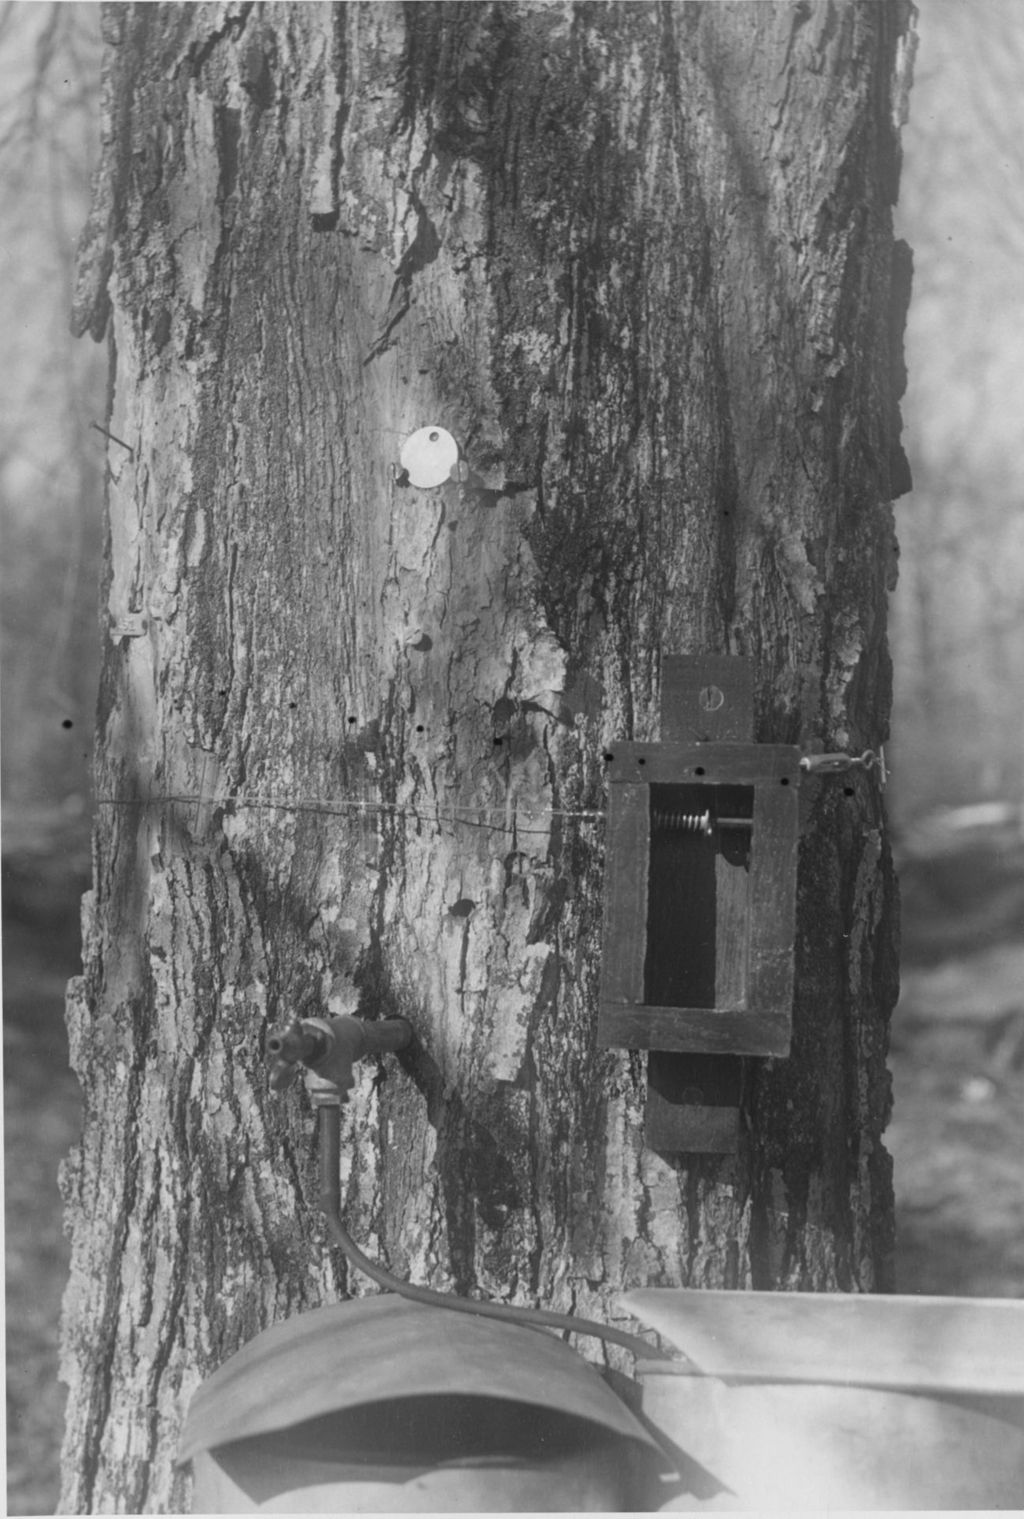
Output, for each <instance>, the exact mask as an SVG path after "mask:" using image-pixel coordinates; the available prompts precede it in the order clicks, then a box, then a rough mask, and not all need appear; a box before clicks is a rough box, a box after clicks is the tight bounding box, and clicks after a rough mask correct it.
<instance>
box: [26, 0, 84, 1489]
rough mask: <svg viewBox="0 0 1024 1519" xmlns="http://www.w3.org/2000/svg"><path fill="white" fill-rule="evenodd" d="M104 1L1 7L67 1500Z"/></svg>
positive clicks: (30, 1051)
mask: <svg viewBox="0 0 1024 1519" xmlns="http://www.w3.org/2000/svg"><path fill="white" fill-rule="evenodd" d="M99 50H100V38H99V16H98V8H97V7H95V6H91V5H89V6H77V5H25V4H18V5H14V4H8V5H4V6H2V7H0V217H2V224H3V236H2V238H0V329H2V332H3V362H2V364H0V553H2V596H0V618H2V625H0V658H2V680H0V694H2V699H3V744H2V750H3V808H4V816H3V911H4V922H3V970H4V975H3V992H4V1158H5V1176H6V1184H5V1267H6V1273H5V1274H6V1307H7V1319H6V1324H7V1334H6V1352H7V1383H6V1391H7V1440H6V1463H5V1464H6V1477H7V1504H8V1510H9V1511H10V1512H12V1513H52V1512H53V1508H54V1505H55V1503H56V1501H57V1494H58V1489H59V1479H58V1473H57V1454H58V1449H59V1444H60V1430H61V1425H62V1422H63V1405H64V1398H63V1394H62V1389H61V1388H60V1385H59V1383H58V1380H57V1321H58V1317H59V1312H60V1298H61V1293H62V1292H63V1290H64V1287H65V1284H66V1280H67V1265H68V1246H67V1242H66V1240H65V1239H64V1236H63V1232H62V1228H61V1203H60V1196H59V1193H58V1190H57V1167H58V1163H59V1160H60V1158H62V1157H63V1155H65V1154H66V1152H67V1150H68V1147H69V1146H70V1144H71V1143H72V1142H73V1140H74V1138H75V1137H76V1135H77V1133H78V1114H79V1111H80V1095H79V1090H78V1084H77V1082H76V1081H75V1079H74V1077H73V1076H72V1074H71V1072H70V1071H69V1069H68V1066H67V1040H66V1035H65V1032H64V1027H63V1021H62V1013H63V994H64V984H65V983H66V981H67V978H68V976H69V975H71V974H73V973H74V971H75V970H76V969H77V968H78V965H79V944H80V935H79V899H80V896H81V892H82V890H83V886H84V884H85V883H86V882H87V880H88V876H89V864H90V860H89V847H90V838H89V834H90V810H89V790H90V778H89V760H90V751H91V745H92V731H93V714H94V711H95V706H96V684H97V674H98V670H99V662H100V640H99V638H98V636H97V611H98V588H99V567H100V559H101V540H102V501H103V492H102V479H101V475H102V469H103V463H104V451H103V447H102V444H103V439H102V438H101V437H100V435H99V434H98V433H96V432H94V431H92V430H91V429H90V428H89V422H90V420H92V419H95V420H97V421H98V422H100V423H101V424H102V421H103V416H104V411H105V402H104V395H105V374H106V367H107V366H106V352H105V349H104V348H102V347H97V346H96V345H95V344H92V343H89V344H83V343H76V342H74V340H73V339H72V337H71V334H70V331H69V325H68V304H69V301H70V299H71V291H72V284H73V267H72V265H73V253H74V245H75V241H76V238H77V235H78V231H79V230H80V227H81V223H82V219H83V217H84V216H85V215H86V212H87V208H88V204H89V180H90V174H91V170H92V168H93V167H94V165H95V161H96V157H97V149H98V145H99V141H98V140H99V131H98V126H99V119H98V118H99V82H100V81H99Z"/></svg>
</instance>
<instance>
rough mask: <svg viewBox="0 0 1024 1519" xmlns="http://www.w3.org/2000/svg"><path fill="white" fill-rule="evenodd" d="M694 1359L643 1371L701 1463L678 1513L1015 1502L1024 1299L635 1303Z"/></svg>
mask: <svg viewBox="0 0 1024 1519" xmlns="http://www.w3.org/2000/svg"><path fill="white" fill-rule="evenodd" d="M622 1303H623V1306H624V1307H625V1308H626V1309H627V1310H628V1311H629V1312H630V1313H632V1314H634V1315H635V1316H636V1317H637V1318H638V1319H639V1320H640V1321H641V1323H643V1324H646V1325H647V1326H648V1327H649V1328H652V1329H655V1330H657V1331H658V1333H659V1334H661V1335H663V1336H664V1337H665V1338H666V1339H668V1340H670V1341H671V1342H672V1344H673V1345H674V1346H676V1347H677V1348H678V1349H679V1350H681V1351H683V1352H684V1354H685V1355H686V1356H687V1357H689V1359H690V1361H691V1363H692V1364H691V1365H690V1366H689V1367H688V1368H685V1367H669V1368H667V1369H666V1366H665V1365H664V1364H663V1363H645V1364H644V1365H642V1366H638V1368H637V1370H638V1372H639V1373H640V1374H641V1379H642V1381H643V1384H644V1401H643V1410H644V1413H645V1415H646V1416H647V1417H648V1418H649V1419H650V1420H651V1422H652V1424H653V1425H654V1426H655V1428H656V1429H658V1430H659V1431H660V1432H661V1433H662V1434H663V1435H664V1436H667V1437H668V1438H669V1439H670V1440H671V1441H672V1442H673V1443H674V1444H675V1445H677V1446H679V1447H681V1448H682V1450H683V1451H685V1453H686V1455H687V1456H688V1457H689V1458H690V1459H691V1461H692V1462H694V1463H696V1467H695V1470H694V1472H692V1473H691V1475H690V1480H689V1484H688V1485H689V1487H690V1492H689V1493H688V1494H684V1495H682V1496H677V1497H676V1498H674V1499H673V1500H672V1501H671V1502H670V1503H669V1504H667V1505H665V1506H666V1507H668V1508H673V1509H688V1510H693V1509H787V1510H788V1509H799V1508H810V1507H813V1508H822V1509H868V1510H877V1509H915V1508H926V1509H944V1508H946V1509H948V1508H958V1509H978V1508H981V1509H998V1508H1010V1509H1018V1508H1021V1507H1024V1302H1016V1301H1012V1300H1009V1299H1006V1300H1002V1299H982V1300H978V1299H974V1300H972V1299H970V1298H934V1297H933V1298H918V1297H895V1296H894V1297H876V1296H867V1295H861V1294H845V1293H820V1294H819V1293H802V1292H800V1293H776V1292H710V1291H709V1292H695V1291H677V1290H671V1289H663V1290H657V1289H655V1290H650V1291H640V1292H632V1293H629V1294H628V1295H627V1296H625V1297H624V1298H623V1299H622Z"/></svg>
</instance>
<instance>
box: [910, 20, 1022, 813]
mask: <svg viewBox="0 0 1024 1519" xmlns="http://www.w3.org/2000/svg"><path fill="white" fill-rule="evenodd" d="M921 36H922V44H921V57H920V62H919V68H918V83H917V91H916V94H915V109H914V114H913V117H912V119H911V123H910V126H909V128H908V131H907V137H906V150H907V153H908V163H909V164H910V165H911V167H912V170H913V172H912V173H909V174H908V175H907V187H906V193H905V196H904V199H903V203H902V204H901V208H900V221H901V224H902V226H903V227H904V228H905V229H906V232H907V236H908V238H909V240H910V242H911V244H912V245H913V247H914V250H915V270H914V303H913V306H912V308H911V315H910V323H909V328H908V347H909V351H910V354H911V370H912V377H913V378H912V383H911V386H910V391H909V394H908V397H907V402H906V411H907V420H908V437H909V443H908V448H909V451H910V455H911V460H912V464H913V471H914V485H915V491H914V496H913V498H912V499H911V500H910V501H909V502H908V503H907V504H906V506H905V508H904V509H903V510H902V512H901V516H900V539H901V544H902V549H903V575H902V582H901V585H900V588H899V591H898V593H897V596H896V598H895V618H896V623H895V633H894V640H895V646H896V658H897V663H898V676H899V678H898V680H897V720H896V724H895V728H896V737H897V745H896V750H895V754H896V760H897V764H896V771H895V793H896V799H897V806H898V811H899V814H900V816H901V818H907V819H908V820H909V819H910V818H911V817H913V815H914V814H916V813H920V812H922V811H926V810H927V809H928V808H929V807H934V806H936V805H937V804H941V803H946V804H949V803H961V802H970V801H975V800H979V799H985V798H992V799H994V798H999V799H1004V800H1007V801H1011V802H1017V803H1021V802H1024V698H1022V696H1021V693H1022V692H1024V616H1022V612H1021V608H1022V606H1024V470H1022V466H1021V418H1022V416H1024V345H1022V333H1024V282H1022V279H1021V268H1022V265H1024V96H1022V92H1021V87H1020V82H1021V79H1022V77H1024V8H1022V7H1021V6H1020V5H1019V4H1018V3H1016V0H986V3H984V4H981V5H973V6H965V5H962V4H959V3H958V0H923V4H922V7H921Z"/></svg>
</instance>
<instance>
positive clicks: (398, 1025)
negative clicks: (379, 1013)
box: [265, 1014, 412, 1099]
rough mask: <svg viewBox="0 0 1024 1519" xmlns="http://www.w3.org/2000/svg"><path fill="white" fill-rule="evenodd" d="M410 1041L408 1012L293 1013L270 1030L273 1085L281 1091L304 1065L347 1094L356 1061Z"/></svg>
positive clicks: (268, 1046) (268, 1042)
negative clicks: (375, 1014)
mask: <svg viewBox="0 0 1024 1519" xmlns="http://www.w3.org/2000/svg"><path fill="white" fill-rule="evenodd" d="M411 1041H412V1024H411V1023H409V1022H408V1021H407V1020H406V1019H405V1018H380V1019H375V1020H374V1021H372V1022H371V1021H370V1020H369V1019H366V1018H352V1017H349V1016H348V1015H347V1014H346V1015H343V1016H341V1017H338V1018H293V1019H292V1021H291V1022H290V1023H278V1024H275V1025H274V1027H273V1028H272V1029H270V1030H269V1032H268V1034H267V1038H266V1044H265V1049H266V1053H267V1056H268V1058H269V1060H270V1086H271V1090H272V1091H275V1092H283V1091H285V1090H286V1089H287V1088H288V1087H290V1086H291V1084H292V1082H293V1081H294V1080H295V1078H296V1076H297V1075H298V1074H299V1070H300V1068H301V1067H305V1069H306V1070H307V1071H311V1072H312V1073H313V1075H314V1076H316V1077H317V1078H318V1082H317V1083H316V1084H317V1085H318V1086H319V1085H320V1084H321V1083H324V1082H326V1083H329V1084H330V1085H331V1086H333V1087H334V1088H336V1090H337V1092H338V1093H339V1095H340V1096H341V1097H342V1099H344V1097H345V1095H346V1094H347V1093H348V1092H350V1091H351V1090H352V1086H353V1083H354V1081H355V1076H354V1074H353V1069H352V1068H353V1066H354V1065H355V1063H356V1061H357V1060H362V1059H364V1058H365V1056H367V1055H376V1054H380V1053H382V1052H383V1051H384V1050H404V1049H406V1048H407V1047H408V1045H409V1044H410V1043H411Z"/></svg>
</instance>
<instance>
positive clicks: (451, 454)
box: [399, 427, 459, 490]
mask: <svg viewBox="0 0 1024 1519" xmlns="http://www.w3.org/2000/svg"><path fill="white" fill-rule="evenodd" d="M458 457H459V445H458V444H457V443H456V441H455V439H454V438H453V437H452V435H451V433H450V432H446V431H445V429H444V428H443V427H420V428H418V429H417V430H416V432H414V433H413V434H412V435H411V436H410V437H408V438H406V440H405V442H404V443H403V444H402V452H401V454H400V455H399V458H400V460H401V464H402V468H403V469H404V470H405V472H406V474H407V475H408V476H409V484H410V485H418V486H420V487H421V489H425V490H426V489H429V488H430V487H431V486H432V485H443V484H444V482H445V481H446V480H447V479H448V478H449V476H450V475H451V472H452V466H453V465H454V464H456V463H457V462H458Z"/></svg>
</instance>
